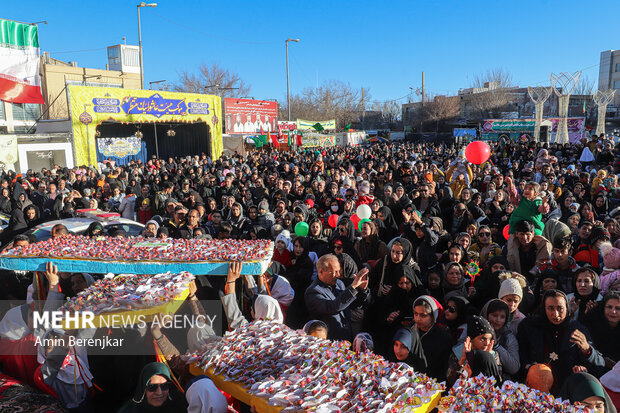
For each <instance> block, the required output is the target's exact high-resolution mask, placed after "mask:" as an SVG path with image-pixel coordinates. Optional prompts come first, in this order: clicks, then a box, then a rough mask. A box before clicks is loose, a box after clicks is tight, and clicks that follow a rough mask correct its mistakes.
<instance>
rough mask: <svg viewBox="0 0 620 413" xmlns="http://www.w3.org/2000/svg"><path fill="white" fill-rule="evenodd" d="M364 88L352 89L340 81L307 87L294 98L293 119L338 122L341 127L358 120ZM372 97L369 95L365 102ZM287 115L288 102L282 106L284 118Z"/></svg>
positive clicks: (292, 99) (280, 115)
mask: <svg viewBox="0 0 620 413" xmlns="http://www.w3.org/2000/svg"><path fill="white" fill-rule="evenodd" d="M366 90H368V89H366ZM361 97H362V96H361V88H353V87H352V86H351V85H349V84H348V83H344V82H341V81H338V80H329V81H326V82H324V83H323V84H322V85H321V86H319V87H318V88H306V89H304V90H302V91H301V93H299V94H294V95H291V120H295V119H305V120H317V121H320V120H328V119H336V125H337V126H338V127H340V128H342V127H344V126H345V125H347V124H349V123H351V122H354V121H356V120H358V119H359V117H360V114H361V111H362V99H361ZM369 97H370V95H369V94H368V93H367V92H366V93H365V99H367V100H368V99H369ZM287 116H288V107H287V105H286V102H285V103H284V104H283V105H280V114H279V117H280V118H281V119H286V118H287Z"/></svg>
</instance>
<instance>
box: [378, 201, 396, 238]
mask: <svg viewBox="0 0 620 413" xmlns="http://www.w3.org/2000/svg"><path fill="white" fill-rule="evenodd" d="M377 218H378V219H379V220H381V222H382V223H383V226H379V238H380V239H381V241H383V242H385V243H389V242H390V241H391V240H392V239H394V238H395V237H397V236H398V234H399V232H400V231H399V229H398V224H397V223H396V220H395V219H394V215H393V214H392V210H391V209H390V208H389V207H388V206H382V207H381V208H379V211H377Z"/></svg>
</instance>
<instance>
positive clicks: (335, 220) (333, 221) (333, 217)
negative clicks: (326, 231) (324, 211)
mask: <svg viewBox="0 0 620 413" xmlns="http://www.w3.org/2000/svg"><path fill="white" fill-rule="evenodd" d="M338 218H340V217H339V216H338V215H336V214H331V215H330V216H329V218H327V223H328V224H329V226H330V227H332V228H336V225H338Z"/></svg>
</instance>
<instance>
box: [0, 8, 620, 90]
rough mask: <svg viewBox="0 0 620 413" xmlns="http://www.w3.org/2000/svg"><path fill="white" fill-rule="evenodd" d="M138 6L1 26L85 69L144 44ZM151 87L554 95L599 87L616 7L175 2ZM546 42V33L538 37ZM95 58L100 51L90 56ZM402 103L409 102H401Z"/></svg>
mask: <svg viewBox="0 0 620 413" xmlns="http://www.w3.org/2000/svg"><path fill="white" fill-rule="evenodd" d="M137 4H138V1H127V0H124V1H120V0H107V1H103V2H102V1H99V2H95V1H91V0H82V1H74V0H70V1H69V0H68V1H23V2H11V3H10V4H7V3H5V4H4V7H3V8H2V13H1V14H0V17H2V18H6V19H14V20H19V21H26V22H34V21H38V20H47V21H48V23H49V24H48V25H41V26H40V31H39V37H40V44H41V48H42V50H44V51H50V52H51V55H52V57H55V58H58V59H61V60H65V61H69V60H71V61H77V62H78V64H79V65H80V66H85V67H99V68H103V67H105V64H106V62H107V56H106V51H105V48H106V46H110V45H113V44H119V43H122V38H123V37H126V38H127V43H128V44H137V43H138V34H137V13H136V5H137ZM141 15H142V41H143V46H144V71H145V84H147V85H148V81H154V80H161V79H166V80H168V81H176V80H177V79H178V72H179V71H181V70H189V71H192V70H195V69H196V68H197V67H198V65H199V64H200V63H201V62H206V63H211V62H217V63H219V64H220V65H222V66H224V67H226V68H229V69H231V70H232V71H235V72H237V73H238V74H239V75H240V76H241V78H242V79H244V80H246V81H247V82H248V83H249V84H250V85H251V86H252V92H251V93H250V95H251V96H254V97H256V98H263V99H274V98H275V99H278V100H281V101H282V100H283V99H284V98H285V96H286V71H285V48H284V40H285V39H286V38H288V37H292V38H300V39H301V41H300V43H298V44H294V43H293V44H291V45H290V50H289V52H290V55H289V56H290V73H291V91H292V92H293V93H295V92H299V91H300V90H302V89H303V88H305V87H315V86H316V84H317V81H318V83H322V82H323V81H326V80H330V79H336V80H341V81H344V82H348V83H349V84H351V86H353V87H359V88H361V87H362V86H364V87H367V88H370V93H371V95H372V99H375V100H390V99H396V98H400V97H403V96H406V95H407V94H408V93H409V92H410V91H409V87H410V86H412V87H414V88H417V87H420V83H421V72H422V71H423V70H424V71H425V72H426V85H427V90H428V91H429V92H430V93H434V94H454V93H456V91H457V90H458V89H459V88H464V87H468V86H470V85H471V82H472V79H473V78H474V77H475V76H476V75H477V74H479V73H481V72H484V71H486V70H487V69H492V68H500V67H501V68H504V69H506V70H508V71H510V73H511V74H512V77H513V79H514V80H515V82H516V83H517V84H518V85H520V86H527V85H533V84H538V85H544V84H548V79H549V73H551V72H560V71H570V72H573V71H575V70H579V69H586V68H587V69H586V70H585V71H584V72H583V75H584V76H587V77H589V78H590V79H591V80H593V81H595V82H596V81H597V79H598V63H599V55H600V52H601V51H603V50H608V49H620V34H619V33H620V31H619V30H618V24H619V22H620V20H619V19H618V16H620V1H618V0H610V1H596V0H595V1H589V2H584V1H572V0H568V1H547V0H537V1H530V0H528V1H523V0H516V1H515V0H512V1H509V0H495V1H490V0H487V1H478V0H461V1H456V0H444V1H441V0H435V1H421V0H409V1H379V2H377V1H373V2H371V1H362V0H360V1H357V2H353V1H338V0H336V1H329V2H326V1H313V2H309V1H304V2H301V1H298V2H295V1H261V2H259V1H235V0H228V1H220V2H206V1H192V0H185V1H171V0H160V1H158V6H157V8H155V9H151V8H144V9H142V12H141ZM538 32H540V34H538ZM93 49H95V50H93ZM401 101H404V99H403V100H401Z"/></svg>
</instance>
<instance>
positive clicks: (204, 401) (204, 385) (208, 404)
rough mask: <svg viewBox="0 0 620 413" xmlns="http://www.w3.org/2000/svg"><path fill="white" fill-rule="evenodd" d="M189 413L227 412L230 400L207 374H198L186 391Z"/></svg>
mask: <svg viewBox="0 0 620 413" xmlns="http://www.w3.org/2000/svg"><path fill="white" fill-rule="evenodd" d="M185 398H186V399H187V404H188V407H187V413H226V412H228V401H227V400H226V397H225V396H224V395H223V394H222V393H221V392H220V391H219V389H218V388H217V387H216V386H215V384H213V381H212V380H211V379H209V378H208V377H207V376H198V377H196V378H194V379H193V380H191V381H190V382H189V383H188V387H187V390H186V391H185Z"/></svg>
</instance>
